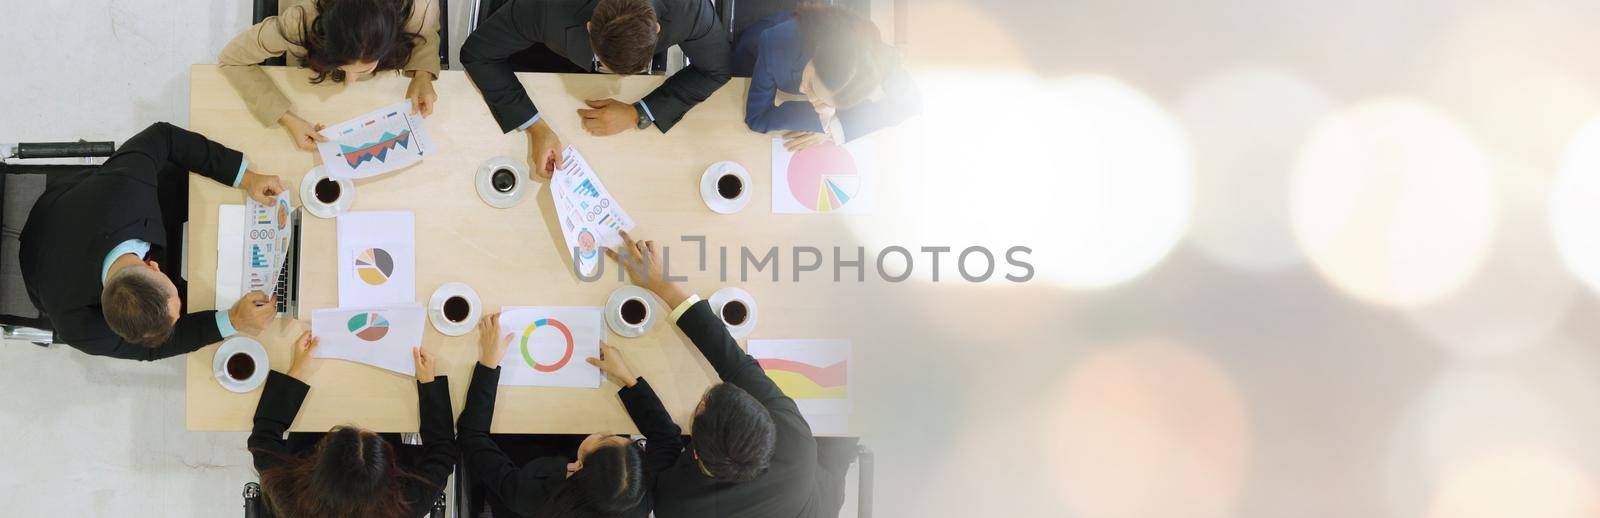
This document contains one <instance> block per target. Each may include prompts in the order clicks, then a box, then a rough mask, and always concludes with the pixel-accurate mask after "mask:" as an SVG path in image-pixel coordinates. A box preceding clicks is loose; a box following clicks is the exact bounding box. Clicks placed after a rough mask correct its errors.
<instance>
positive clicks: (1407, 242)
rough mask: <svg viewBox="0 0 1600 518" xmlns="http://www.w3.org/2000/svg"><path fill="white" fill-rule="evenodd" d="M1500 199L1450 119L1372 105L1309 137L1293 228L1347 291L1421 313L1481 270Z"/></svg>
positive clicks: (1411, 105)
mask: <svg viewBox="0 0 1600 518" xmlns="http://www.w3.org/2000/svg"><path fill="white" fill-rule="evenodd" d="M1494 189H1495V186H1494V181H1493V177H1492V176H1491V170H1490V164H1489V160H1488V158H1487V157H1486V156H1485V155H1484V153H1483V151H1482V150H1480V149H1479V148H1478V146H1477V145H1476V144H1475V143H1474V142H1473V140H1472V138H1471V137H1470V136H1469V135H1467V133H1466V132H1465V131H1464V130H1463V129H1462V128H1461V127H1460V126H1459V125H1457V124H1456V123H1455V122H1454V121H1453V120H1451V119H1450V118H1449V117H1448V116H1446V115H1445V114H1443V113H1441V112H1439V111H1437V110H1434V109H1433V108H1431V107H1429V106H1428V105H1426V104H1423V103H1421V102H1419V101H1413V100H1404V99H1390V100H1380V101H1374V102H1369V103H1364V104H1361V105H1358V106H1355V107H1352V108H1348V109H1346V110H1343V111H1341V112H1339V113H1337V114H1335V115H1334V116H1332V117H1330V118H1329V119H1328V120H1327V121H1325V122H1323V123H1322V124H1320V125H1319V126H1318V127H1317V128H1316V129H1315V130H1314V131H1313V132H1312V133H1311V135H1310V137H1309V139H1308V141H1307V142H1306V144H1305V147H1304V148H1303V149H1302V150H1301V152H1300V153H1299V155H1298V157H1297V159H1296V161H1295V170H1294V175H1293V177H1292V178H1291V180H1290V197H1289V200H1290V213H1291V224H1292V228H1293V230H1294V235H1295V239H1296V241H1297V242H1298V243H1299V244H1300V247H1301V250H1302V251H1303V252H1304V253H1305V255H1306V257H1308V258H1309V259H1310V261H1311V264H1312V265H1313V266H1315V267H1316V270H1317V271H1318V273H1320V274H1322V276H1323V277H1325V278H1326V279H1328V280H1329V281H1330V282H1331V283H1333V284H1334V285H1335V286H1337V287H1338V288H1339V289H1340V290H1343V291H1344V292H1346V293H1349V294H1351V295H1353V296H1355V297H1357V298H1359V299H1361V300H1364V301H1367V302H1371V303H1376V304H1382V305H1388V306H1397V307H1414V306H1419V305H1422V304H1426V303H1428V302H1431V301H1433V300H1435V299H1437V298H1439V297H1441V296H1444V295H1448V294H1450V293H1451V292H1452V291H1453V290H1455V289H1457V288H1458V287H1459V286H1460V285H1461V284H1462V283H1463V282H1465V281H1466V280H1468V279H1469V278H1470V277H1471V276H1472V275H1473V274H1474V273H1476V272H1477V270H1478V268H1479V266H1480V265H1481V264H1482V263H1483V261H1484V256H1485V252H1486V250H1487V249H1488V246H1489V241H1490V236H1491V235H1492V233H1493V229H1494V224H1495V217H1496V209H1497V206H1496V202H1495V196H1494Z"/></svg>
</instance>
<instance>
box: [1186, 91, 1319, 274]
mask: <svg viewBox="0 0 1600 518" xmlns="http://www.w3.org/2000/svg"><path fill="white" fill-rule="evenodd" d="M1332 111H1333V101H1332V100H1330V99H1329V98H1328V97H1327V96H1326V95H1325V94H1323V93H1322V91H1321V90H1319V89H1317V87H1316V86H1315V85H1312V84H1310V83H1308V82H1306V81H1304V80H1302V79H1300V78H1298V77H1295V76H1292V75H1288V74H1286V73H1283V72H1279V71H1275V70H1271V69H1263V68H1239V69H1232V70H1228V71H1226V72H1224V73H1221V74H1218V75H1216V76H1212V77H1210V78H1207V79H1205V80H1204V81H1202V82H1200V83H1199V84H1197V85H1195V86H1194V87H1193V88H1191V89H1189V91H1188V92H1186V93H1185V94H1184V96H1183V99H1182V102H1181V103H1180V104H1179V107H1178V114H1179V116H1180V117H1181V118H1182V120H1183V123H1184V125H1185V127H1186V128H1187V129H1188V133H1189V135H1190V136H1191V137H1190V138H1191V139H1192V140H1193V141H1194V148H1195V163H1196V175H1195V178H1196V195H1195V215H1194V225H1193V228H1192V229H1191V230H1190V232H1189V241H1190V242H1192V243H1194V244H1196V245H1198V247H1199V249H1200V250H1201V251H1202V252H1205V254H1206V255H1207V256H1210V257H1211V258H1213V259H1216V260H1218V261H1221V262H1222V263H1224V264H1227V265H1230V266H1233V267H1238V268H1244V269H1249V270H1258V271H1271V270H1277V269H1280V268H1283V267H1286V266H1288V265H1292V264H1294V263H1295V262H1297V261H1299V259H1300V251H1299V248H1298V247H1297V246H1296V245H1295V242H1294V236H1293V235H1292V234H1291V233H1290V231H1289V223H1288V221H1289V217H1288V213H1289V187H1288V185H1289V171H1290V168H1291V166H1292V165H1293V163H1294V155H1295V151H1296V150H1297V149H1298V147H1299V144H1300V143H1301V142H1303V141H1304V140H1305V137H1306V135H1307V134H1308V133H1310V131H1311V129H1312V127H1314V126H1315V125H1316V124H1317V122H1318V121H1320V120H1321V119H1322V118H1323V117H1325V116H1326V115H1327V114H1329V113H1331V112H1332Z"/></svg>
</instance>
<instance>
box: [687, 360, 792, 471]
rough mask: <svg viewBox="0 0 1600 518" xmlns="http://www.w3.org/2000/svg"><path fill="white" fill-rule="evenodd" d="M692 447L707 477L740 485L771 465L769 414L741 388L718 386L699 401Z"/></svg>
mask: <svg viewBox="0 0 1600 518" xmlns="http://www.w3.org/2000/svg"><path fill="white" fill-rule="evenodd" d="M692 441H693V444H692V448H693V449H694V452H695V454H696V455H698V456H699V459H700V465H701V466H704V467H705V470H706V472H708V473H710V474H711V478H714V479H717V480H721V481H725V482H744V481H747V480H750V479H753V478H756V476H757V475H760V474H761V473H762V472H764V471H766V470H767V466H768V465H769V464H771V463H772V450H773V444H774V443H776V442H777V431H776V429H775V427H774V426H773V424H772V413H771V412H769V411H767V407H765V406H762V405H761V402H760V401H756V398H755V397H754V396H751V395H750V393H749V392H745V391H744V389H742V388H739V387H738V386H736V385H733V384H729V383H718V384H716V385H715V386H712V387H711V388H710V389H708V390H706V394H705V396H704V397H702V398H701V399H700V412H699V413H697V414H695V416H694V435H693V437H692Z"/></svg>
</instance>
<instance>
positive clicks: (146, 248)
mask: <svg viewBox="0 0 1600 518" xmlns="http://www.w3.org/2000/svg"><path fill="white" fill-rule="evenodd" d="M148 253H150V243H149V242H146V241H142V240H138V239H129V240H127V241H123V242H122V243H119V244H117V246H116V248H112V249H111V253H109V254H106V260H105V262H103V263H101V264H100V285H101V286H104V285H105V284H106V277H108V276H110V274H111V263H114V262H116V261H117V258H118V257H122V256H124V255H127V254H134V255H137V256H139V257H144V256H145V254H148Z"/></svg>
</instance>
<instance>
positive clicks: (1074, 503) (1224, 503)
mask: <svg viewBox="0 0 1600 518" xmlns="http://www.w3.org/2000/svg"><path fill="white" fill-rule="evenodd" d="M1056 394H1057V397H1056V399H1055V401H1054V402H1053V403H1052V404H1053V405H1054V406H1055V408H1056V412H1055V416H1054V422H1053V426H1052V428H1051V431H1052V433H1051V434H1050V435H1049V437H1050V441H1051V442H1052V443H1055V446H1054V447H1055V448H1057V450H1058V451H1057V452H1056V454H1055V455H1054V456H1053V457H1052V458H1051V459H1050V461H1051V462H1052V463H1054V464H1055V465H1057V466H1058V469H1059V471H1060V476H1059V477H1058V479H1059V480H1058V482H1059V484H1060V486H1059V490H1060V491H1061V494H1062V497H1063V499H1064V503H1065V504H1066V508H1067V509H1068V510H1070V511H1071V516H1080V517H1083V518H1117V517H1125V516H1185V517H1190V518H1215V517H1223V516H1230V515H1231V514H1232V512H1233V510H1234V509H1235V508H1236V506H1237V501H1238V497H1239V493H1240V491H1241V487H1242V486H1243V483H1244V480H1245V478H1246V474H1247V473H1246V472H1247V467H1248V465H1249V462H1250V453H1251V430H1250V424H1249V410H1248V408H1246V406H1245V401H1244V398H1243V396H1242V395H1241V393H1240V391H1239V388H1238V386H1237V385H1236V384H1235V382H1234V381H1233V378H1232V377H1231V376H1229V374H1228V373H1227V372H1226V371H1224V370H1223V369H1222V368H1221V367H1220V366H1218V365H1217V364H1216V363H1214V362H1213V361H1211V360H1210V359H1208V358H1206V357H1204V356H1201V355H1199V354H1197V353H1195V352H1193V351H1192V350H1190V349H1188V348H1185V347H1181V346H1177V345H1174V344H1170V343H1164V342H1143V343H1135V344H1131V345H1124V346H1118V347H1111V348H1106V349H1101V350H1098V351H1096V352H1094V353H1091V354H1090V355H1089V356H1088V357H1086V358H1084V359H1083V360H1081V361H1079V362H1078V363H1077V364H1076V365H1074V366H1073V368H1072V369H1071V371H1069V373H1068V375H1067V377H1066V378H1065V380H1064V381H1063V383H1062V385H1061V388H1060V390H1059V391H1057V392H1056Z"/></svg>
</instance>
